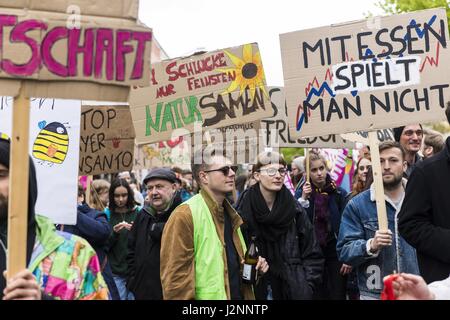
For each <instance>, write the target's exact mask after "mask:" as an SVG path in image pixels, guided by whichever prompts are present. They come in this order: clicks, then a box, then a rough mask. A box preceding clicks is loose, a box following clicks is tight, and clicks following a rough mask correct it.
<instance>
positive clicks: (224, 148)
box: [191, 121, 278, 165]
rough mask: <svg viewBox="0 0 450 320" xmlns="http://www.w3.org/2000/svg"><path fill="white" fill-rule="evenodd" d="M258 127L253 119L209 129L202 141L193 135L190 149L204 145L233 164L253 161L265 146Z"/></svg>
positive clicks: (258, 123) (257, 122)
mask: <svg viewBox="0 0 450 320" xmlns="http://www.w3.org/2000/svg"><path fill="white" fill-rule="evenodd" d="M260 127H261V125H260V122H259V121H254V122H250V123H243V124H236V125H232V126H226V127H223V128H217V129H213V130H210V131H209V132H208V135H204V137H203V142H200V141H197V140H196V138H195V136H194V137H193V138H192V141H191V142H192V146H193V149H192V150H194V151H193V152H197V150H199V149H200V148H201V147H202V145H206V146H207V148H208V149H206V150H210V151H211V152H212V150H214V152H215V154H223V155H224V156H226V157H227V158H228V159H229V160H230V161H231V162H232V163H233V164H236V165H238V164H242V163H254V162H255V160H256V157H257V155H258V154H259V153H260V152H262V151H264V148H265V147H266V146H267V145H263V140H264V139H263V135H264V132H262V131H260ZM208 139H210V141H208ZM209 143H210V145H209V146H208V144H209ZM273 148H276V146H275V145H274V146H273ZM274 151H278V150H274ZM206 152H209V151H206Z"/></svg>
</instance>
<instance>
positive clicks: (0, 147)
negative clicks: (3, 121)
mask: <svg viewBox="0 0 450 320" xmlns="http://www.w3.org/2000/svg"><path fill="white" fill-rule="evenodd" d="M9 150H10V143H9V142H8V141H6V140H0V163H1V164H2V165H4V166H5V167H7V168H9V156H10V151H9ZM29 159H30V174H29V185H28V188H29V191H28V230H27V231H28V238H27V260H26V261H27V264H28V262H29V261H30V258H31V253H32V252H33V248H34V242H35V238H36V220H35V219H34V214H35V213H34V205H35V204H36V199H37V182H36V170H35V168H34V164H33V161H32V160H31V158H29ZM7 223H8V221H7V219H6V220H3V221H0V225H1V229H2V230H3V231H4V233H5V231H6V230H7ZM4 239H5V240H6V239H7V232H6V234H3V236H2V241H4ZM4 242H5V245H6V246H7V243H6V241H4ZM5 269H6V255H5V252H4V251H3V249H2V248H0V299H1V298H2V297H3V290H4V289H5V286H6V280H5V278H4V277H3V271H4V270H5Z"/></svg>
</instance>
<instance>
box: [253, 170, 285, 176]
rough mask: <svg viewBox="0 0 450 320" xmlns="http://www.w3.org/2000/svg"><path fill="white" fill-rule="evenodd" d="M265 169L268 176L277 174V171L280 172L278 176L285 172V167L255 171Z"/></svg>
mask: <svg viewBox="0 0 450 320" xmlns="http://www.w3.org/2000/svg"><path fill="white" fill-rule="evenodd" d="M261 171H265V172H266V173H267V175H268V176H269V177H273V176H275V175H276V174H277V172H278V173H279V174H280V176H284V175H285V174H286V172H287V170H286V168H279V169H275V168H267V169H260V170H258V171H257V172H261Z"/></svg>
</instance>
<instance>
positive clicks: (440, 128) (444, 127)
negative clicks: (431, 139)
mask: <svg viewBox="0 0 450 320" xmlns="http://www.w3.org/2000/svg"><path fill="white" fill-rule="evenodd" d="M425 125H426V126H427V127H430V128H431V129H433V130H434V131H437V132H440V133H442V134H447V133H450V125H449V124H448V122H447V121H441V122H434V123H428V124H425Z"/></svg>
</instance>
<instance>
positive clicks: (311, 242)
mask: <svg viewBox="0 0 450 320" xmlns="http://www.w3.org/2000/svg"><path fill="white" fill-rule="evenodd" d="M286 173H287V170H286V162H285V160H284V159H283V157H282V156H281V155H280V154H279V153H276V152H263V153H261V154H259V155H258V158H257V162H256V164H255V165H254V166H253V176H254V178H255V180H256V181H257V183H256V184H255V185H253V186H252V187H250V188H248V189H247V190H245V191H244V193H243V194H242V196H241V197H240V199H239V202H238V204H237V211H238V212H239V214H240V215H241V216H242V219H243V220H244V227H243V233H244V237H245V238H247V239H250V238H251V237H253V236H255V237H256V245H257V247H258V249H259V254H260V255H262V256H264V257H266V259H267V262H268V263H269V265H270V269H269V271H268V273H267V274H266V275H265V276H264V277H262V278H260V280H259V282H257V284H256V287H255V296H256V298H257V299H268V300H270V299H275V300H291V299H292V300H293V299H311V298H312V297H313V292H314V290H315V288H316V287H317V285H318V283H319V282H320V280H321V274H322V267H323V259H322V254H321V252H320V249H319V246H318V244H317V241H316V238H315V235H314V230H313V227H312V225H311V223H310V222H309V220H308V217H307V215H306V212H305V211H304V210H303V208H302V207H301V206H300V205H299V204H298V202H297V201H296V200H295V199H294V197H293V196H292V194H291V192H290V191H289V190H288V189H287V188H286V186H285V185H284V177H285V175H286Z"/></svg>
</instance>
